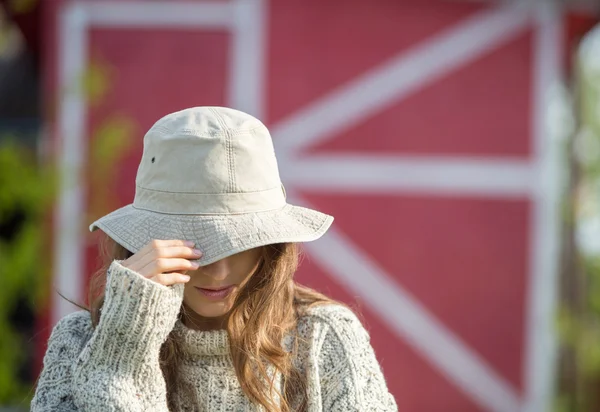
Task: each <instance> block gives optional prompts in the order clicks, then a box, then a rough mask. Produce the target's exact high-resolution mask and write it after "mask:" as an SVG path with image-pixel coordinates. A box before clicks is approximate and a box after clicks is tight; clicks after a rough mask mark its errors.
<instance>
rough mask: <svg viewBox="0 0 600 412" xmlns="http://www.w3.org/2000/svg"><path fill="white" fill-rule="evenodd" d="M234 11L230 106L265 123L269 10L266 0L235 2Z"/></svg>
mask: <svg viewBox="0 0 600 412" xmlns="http://www.w3.org/2000/svg"><path fill="white" fill-rule="evenodd" d="M233 11H234V18H233V21H234V24H233V25H232V34H233V35H232V37H231V40H232V43H231V46H230V57H231V62H230V64H229V70H230V73H229V89H228V90H227V94H228V98H227V101H228V105H229V106H230V107H233V108H235V109H238V110H241V111H244V112H246V113H249V114H251V115H253V116H255V117H257V118H259V119H262V118H263V116H264V113H263V110H262V108H263V107H264V101H263V93H264V90H265V84H264V74H265V69H264V66H265V64H266V62H265V58H266V56H265V53H264V49H265V47H266V41H265V39H264V37H265V33H266V27H265V24H266V7H265V4H264V0H235V2H234V5H233Z"/></svg>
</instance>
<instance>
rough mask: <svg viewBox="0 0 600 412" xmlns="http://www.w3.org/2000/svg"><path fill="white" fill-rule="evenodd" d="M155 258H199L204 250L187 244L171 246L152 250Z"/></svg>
mask: <svg viewBox="0 0 600 412" xmlns="http://www.w3.org/2000/svg"><path fill="white" fill-rule="evenodd" d="M152 256H153V257H154V258H155V259H158V258H184V259H199V258H200V257H201V256H202V251H200V250H199V249H194V248H192V247H187V246H169V247H163V248H160V249H155V250H154V251H153V252H152Z"/></svg>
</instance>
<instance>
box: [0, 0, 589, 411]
mask: <svg viewBox="0 0 600 412" xmlns="http://www.w3.org/2000/svg"><path fill="white" fill-rule="evenodd" d="M0 5H1V6H0V410H2V411H5V410H6V411H8V410H11V411H12V410H14V411H22V410H27V409H28V406H29V401H30V399H31V397H32V395H33V388H34V385H35V380H36V378H37V375H38V374H39V371H40V368H41V361H42V357H43V354H44V351H45V349H46V342H47V339H48V336H49V334H50V331H51V329H52V327H53V325H54V324H55V323H56V321H57V320H58V319H60V318H61V317H62V316H64V315H65V314H67V313H69V312H71V311H73V310H76V307H75V306H73V305H72V304H70V303H69V302H68V301H67V300H65V299H62V298H61V297H60V296H59V295H58V293H61V294H63V295H64V296H65V297H67V298H69V299H71V300H73V301H75V302H79V303H82V304H85V303H86V298H85V296H86V292H85V291H86V287H87V280H88V276H89V274H91V273H92V272H93V270H94V269H95V268H96V267H97V264H98V261H97V256H96V255H97V253H96V244H97V241H98V235H97V234H90V233H88V231H87V226H88V225H89V224H90V223H91V222H92V221H93V220H94V219H95V218H97V217H99V216H101V215H103V214H105V213H107V212H109V211H111V210H113V209H115V208H117V207H120V206H123V205H125V204H128V203H130V202H131V201H132V200H133V195H134V179H135V174H136V171H137V165H138V162H139V159H140V157H141V149H142V138H143V134H144V132H145V130H147V129H148V128H149V127H150V126H151V125H152V124H153V122H154V121H156V120H157V119H158V118H160V117H161V116H163V115H164V114H167V113H169V112H172V111H175V110H179V109H182V108H185V107H190V106H199V105H224V106H231V107H234V108H238V109H241V110H244V111H247V112H249V113H251V114H254V115H255V116H257V117H259V118H260V119H262V120H263V121H264V122H265V123H266V124H267V125H268V126H269V128H270V129H271V131H272V134H273V139H274V142H275V146H276V151H277V154H278V159H279V164H280V169H281V175H282V179H283V182H284V184H285V185H286V189H287V192H288V194H289V199H290V201H291V202H296V203H299V204H303V205H309V206H314V207H317V208H319V209H320V210H323V211H324V212H327V213H330V214H332V215H334V216H335V217H336V222H335V224H334V228H333V230H332V231H331V232H330V233H329V234H328V235H327V236H326V237H324V238H323V239H322V240H320V241H318V242H315V243H314V244H309V245H306V253H307V258H306V259H305V261H304V263H303V265H302V267H301V270H300V271H299V273H298V278H299V280H300V281H301V282H303V283H305V284H308V285H309V286H312V287H314V288H317V289H319V290H321V291H323V292H325V293H327V294H329V295H331V296H332V297H334V298H336V299H339V300H343V301H345V302H347V303H349V304H351V305H352V307H354V308H355V309H356V310H357V312H359V313H360V315H361V317H362V319H363V320H364V323H365V325H366V326H367V328H368V329H369V331H370V333H371V341H372V344H373V346H374V348H375V350H376V353H377V356H378V358H379V360H380V362H381V364H382V367H383V369H384V374H385V376H386V379H387V381H388V385H389V387H390V390H391V392H392V393H393V394H394V395H395V397H396V400H397V402H398V406H399V409H400V410H401V411H411V412H413V411H415V412H421V411H423V412H437V411H450V412H471V411H473V412H475V411H478V412H483V411H494V412H495V411H497V412H517V411H523V412H544V411H557V412H562V411H564V412H570V411H573V412H579V411H581V412H598V411H600V25H599V26H597V24H598V23H599V22H600V3H599V2H598V1H594V0H589V1H585V0H579V1H574V0H564V1H558V0H539V1H525V0H523V1H500V0H498V1H492V0H489V1H485V0H481V1H479V0H427V1H423V0H327V1H322V0H321V1H319V0H210V1H201V0H198V1H191V0H189V1H182V0H174V1H166V0H164V1H158V0H154V1H141V0H140V1H132V0H126V1H117V0H105V1H100V0H94V1H91V0H90V1H86V0H43V1H42V0H1V1H0Z"/></svg>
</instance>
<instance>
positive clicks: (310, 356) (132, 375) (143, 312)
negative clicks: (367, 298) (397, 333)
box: [31, 261, 397, 412]
mask: <svg viewBox="0 0 600 412" xmlns="http://www.w3.org/2000/svg"><path fill="white" fill-rule="evenodd" d="M182 299H183V286H182V285H178V286H174V287H166V286H162V285H159V284H157V283H155V282H152V281H150V280H148V279H145V278H144V277H142V276H141V275H139V274H138V273H136V272H133V271H131V270H129V269H127V268H124V267H123V266H121V265H120V263H119V262H118V261H114V262H113V263H112V265H111V266H110V268H109V270H108V277H107V286H106V301H105V303H104V306H103V309H102V314H101V316H100V322H99V324H98V326H97V327H96V328H95V329H93V328H92V325H91V319H90V315H89V313H88V312H84V311H80V312H76V313H73V314H71V315H68V316H66V317H65V318H63V319H62V320H61V321H60V322H59V323H58V324H57V325H56V327H55V328H54V330H53V331H52V335H51V337H50V340H49V343H48V350H47V351H46V356H45V357H44V369H43V371H42V374H41V375H40V379H39V382H38V386H37V389H36V392H35V396H34V399H33V401H32V404H31V410H32V411H57V410H60V411H168V408H167V397H166V385H165V381H164V378H163V375H162V372H161V370H160V366H159V362H158V359H159V351H160V347H161V345H162V344H163V343H164V341H165V340H166V338H167V336H168V335H169V333H171V331H173V332H174V334H175V336H176V337H177V339H178V340H179V341H180V342H181V348H182V353H183V355H182V356H183V358H182V362H181V364H180V369H179V379H180V380H181V382H180V386H181V390H180V391H179V392H178V393H177V398H176V405H175V406H176V410H178V411H207V412H208V411H222V412H225V411H227V412H229V411H231V412H237V411H260V410H263V409H262V408H260V407H258V406H256V405H253V404H252V403H251V402H250V400H249V399H248V398H247V397H246V396H245V394H244V393H243V391H242V389H241V387H240V384H239V382H238V380H237V377H236V374H235V370H234V368H233V363H232V360H231V355H230V353H229V338H228V336H227V332H226V331H225V330H218V331H196V330H192V329H189V328H187V327H186V326H184V325H183V324H182V323H181V322H179V321H177V315H178V312H179V308H180V306H181V302H182ZM296 332H297V333H296V334H293V335H289V336H287V337H286V339H284V341H283V342H282V345H283V347H284V349H286V350H287V351H289V352H292V351H293V352H294V353H293V356H294V363H295V365H296V367H297V368H298V369H299V370H300V371H301V373H302V374H303V375H304V376H306V379H307V383H308V410H309V411H310V412H316V411H333V412H336V411H339V412H342V411H344V412H347V411H397V406H396V403H395V401H394V398H393V397H392V395H391V394H390V393H389V392H388V389H387V387H386V383H385V380H384V377H383V374H382V371H381V368H380V366H379V363H378V362H377V359H376V358H375V354H374V352H373V348H372V347H371V345H370V343H369V335H368V333H367V332H366V330H365V329H364V328H363V326H362V324H361V323H360V321H359V320H358V318H357V317H356V316H355V315H354V314H353V313H352V312H351V311H350V310H349V309H347V308H344V307H342V306H339V305H324V306H317V307H314V308H312V309H310V310H309V311H308V312H307V313H306V314H305V315H304V316H302V317H301V318H300V320H299V322H298V326H297V329H296ZM295 339H297V345H296V344H295V343H296V342H294V340H295ZM276 382H278V383H280V382H279V379H276ZM277 386H278V388H277V389H279V385H277Z"/></svg>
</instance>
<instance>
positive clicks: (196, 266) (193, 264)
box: [192, 262, 200, 269]
mask: <svg viewBox="0 0 600 412" xmlns="http://www.w3.org/2000/svg"><path fill="white" fill-rule="evenodd" d="M192 266H193V267H195V268H196V269H198V268H199V267H200V263H198V262H192Z"/></svg>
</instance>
